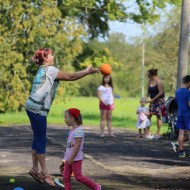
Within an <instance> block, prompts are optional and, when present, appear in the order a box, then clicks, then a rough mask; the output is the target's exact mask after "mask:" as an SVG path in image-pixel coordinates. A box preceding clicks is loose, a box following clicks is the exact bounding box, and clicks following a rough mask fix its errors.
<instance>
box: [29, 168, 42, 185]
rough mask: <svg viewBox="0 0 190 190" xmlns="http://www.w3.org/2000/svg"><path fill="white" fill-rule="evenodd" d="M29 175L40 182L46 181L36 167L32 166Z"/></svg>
mask: <svg viewBox="0 0 190 190" xmlns="http://www.w3.org/2000/svg"><path fill="white" fill-rule="evenodd" d="M28 174H29V175H31V176H32V177H33V178H34V179H35V180H36V181H37V182H38V183H41V184H42V183H44V181H43V179H42V177H41V174H40V173H39V172H38V171H37V170H35V169H34V168H32V169H31V170H30V171H29V172H28Z"/></svg>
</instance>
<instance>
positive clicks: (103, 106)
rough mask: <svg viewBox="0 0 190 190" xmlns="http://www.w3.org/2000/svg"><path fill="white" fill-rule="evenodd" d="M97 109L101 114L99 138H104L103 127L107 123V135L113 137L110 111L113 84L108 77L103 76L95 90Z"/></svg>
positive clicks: (112, 106)
mask: <svg viewBox="0 0 190 190" xmlns="http://www.w3.org/2000/svg"><path fill="white" fill-rule="evenodd" d="M97 91H98V92H97V95H98V99H99V100H100V102H99V109H100V114H101V120H100V137H104V126H105V122H107V127H108V135H109V136H110V137H115V135H114V134H113V133H112V111H113V109H114V96H113V82H112V78H111V76H110V75H104V76H103V78H102V83H101V85H100V86H99V87H98V89H97Z"/></svg>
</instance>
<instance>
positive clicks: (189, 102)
mask: <svg viewBox="0 0 190 190" xmlns="http://www.w3.org/2000/svg"><path fill="white" fill-rule="evenodd" d="M182 83H183V85H182V87H181V88H179V89H178V90H177V91H176V94H175V100H176V103H177V106H178V112H177V128H178V129H179V134H178V156H179V157H180V158H183V157H186V152H185V151H184V134H185V131H187V135H188V140H189V148H190V91H189V88H190V75H186V76H184V77H183V78H182ZM189 153H190V150H189Z"/></svg>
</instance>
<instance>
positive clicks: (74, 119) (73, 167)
mask: <svg viewBox="0 0 190 190" xmlns="http://www.w3.org/2000/svg"><path fill="white" fill-rule="evenodd" d="M65 123H66V125H67V126H68V127H69V126H72V129H71V130H70V132H69V136H68V140H67V148H66V152H65V156H64V160H65V161H66V162H65V166H64V171H63V179H64V185H65V190H71V189H72V186H71V174H72V171H73V173H74V177H75V179H76V180H77V181H79V182H81V183H83V184H85V185H86V186H88V187H89V188H90V189H93V190H101V185H99V184H96V183H95V182H93V181H92V180H91V179H89V178H87V177H85V176H83V175H82V161H83V144H84V132H83V129H82V126H81V125H82V116H81V114H80V110H78V109H76V108H70V109H68V110H66V111H65Z"/></svg>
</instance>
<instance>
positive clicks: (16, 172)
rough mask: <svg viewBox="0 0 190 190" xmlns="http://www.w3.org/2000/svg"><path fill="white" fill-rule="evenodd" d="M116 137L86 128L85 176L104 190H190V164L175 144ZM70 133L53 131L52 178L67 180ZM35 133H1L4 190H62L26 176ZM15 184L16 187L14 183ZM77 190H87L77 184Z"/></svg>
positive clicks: (122, 132) (123, 134)
mask: <svg viewBox="0 0 190 190" xmlns="http://www.w3.org/2000/svg"><path fill="white" fill-rule="evenodd" d="M114 130H115V134H116V136H117V137H115V138H109V137H104V138H100V137H99V129H98V128H97V127H86V126H84V131H85V146H84V152H85V159H84V162H83V174H84V175H86V176H89V177H90V178H91V179H93V180H95V181H96V182H98V183H100V184H102V190H130V189H132V190H133V189H136V190H141V189H142V190H153V189H157V190H158V189H171V190H174V189H176V190H177V189H187V190H188V189H190V182H189V181H190V169H189V168H190V167H189V166H190V162H189V161H190V159H189V158H185V159H179V158H177V155H176V154H175V153H174V151H173V150H172V148H171V146H170V141H169V140H166V139H161V140H144V139H137V138H136V134H135V133H132V132H130V131H128V130H126V129H122V128H115V129H114ZM68 131H69V130H68V128H67V127H65V126H61V125H59V126H56V125H50V126H48V131H47V137H48V141H47V158H46V159H47V165H48V168H49V170H50V173H51V174H52V176H53V177H55V178H59V179H60V181H62V177H61V176H60V173H59V169H58V167H59V165H60V164H61V160H62V158H63V155H64V150H65V144H66V138H67V135H68ZM31 142H32V132H31V129H30V127H29V126H24V125H23V126H12V127H4V126H1V127H0V190H13V189H14V188H16V187H22V188H23V189H24V190H44V189H45V190H50V189H52V190H53V189H54V190H61V189H63V188H61V187H58V186H56V187H50V186H48V185H46V184H43V185H41V184H38V183H37V182H36V181H34V180H33V178H31V177H30V176H29V175H28V174H27V173H28V171H29V169H30V167H31V155H30V154H31V149H30V146H31ZM10 178H14V179H15V183H13V184H11V183H10V182H9V179H10ZM72 184H73V190H87V189H88V188H87V187H85V186H84V185H82V184H80V183H78V182H76V181H75V180H74V179H73V178H72Z"/></svg>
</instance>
